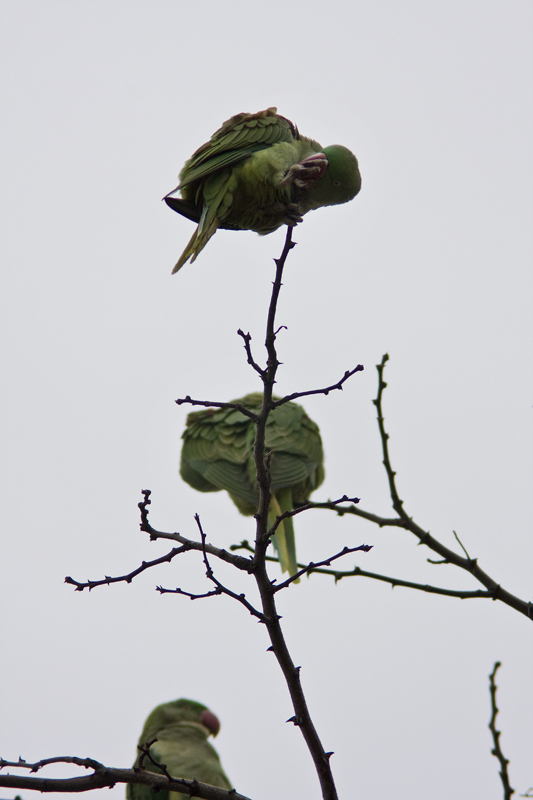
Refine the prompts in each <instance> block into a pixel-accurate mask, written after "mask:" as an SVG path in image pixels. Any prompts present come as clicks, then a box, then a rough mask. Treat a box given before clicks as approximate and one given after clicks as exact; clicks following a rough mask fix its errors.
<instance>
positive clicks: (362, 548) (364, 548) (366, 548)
mask: <svg viewBox="0 0 533 800" xmlns="http://www.w3.org/2000/svg"><path fill="white" fill-rule="evenodd" d="M372 547H373V545H371V544H360V545H359V547H343V549H342V550H341V551H340V553H336V554H335V555H334V556H329V558H325V559H324V561H318V562H317V563H316V564H315V563H314V562H313V561H310V562H309V564H308V565H307V566H303V565H302V568H301V569H299V570H298V572H297V573H296V575H293V576H292V577H291V578H287V580H285V581H283V583H278V584H276V585H275V586H274V587H273V590H274V592H279V591H280V589H285V588H286V587H287V586H290V585H291V583H296V581H298V580H299V579H300V578H301V577H303V576H304V575H307V574H309V575H310V574H311V573H312V572H318V571H320V568H321V567H326V566H329V565H330V564H331V562H332V561H336V560H337V559H338V558H342V556H347V555H349V554H350V553H357V552H363V553H369V552H370V550H372ZM268 560H269V561H270V560H271V559H270V558H268ZM298 566H300V564H298Z"/></svg>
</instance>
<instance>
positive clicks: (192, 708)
mask: <svg viewBox="0 0 533 800" xmlns="http://www.w3.org/2000/svg"><path fill="white" fill-rule="evenodd" d="M206 714H207V716H205V715H206ZM215 723H216V724H215ZM213 726H214V727H213ZM218 727H219V723H218V720H217V719H216V717H215V716H214V714H212V712H210V711H209V709H207V708H206V707H205V706H203V705H202V704H201V703H196V702H195V701H193V700H185V699H181V700H175V701H173V702H171V703H163V704H162V705H160V706H157V708H155V709H154V710H153V711H152V713H151V714H150V715H149V716H148V718H147V720H146V722H145V725H144V728H143V732H142V734H141V736H140V738H139V745H146V744H147V743H148V742H150V741H152V740H153V739H155V738H157V742H155V743H154V744H153V745H152V746H151V747H150V755H151V756H152V758H153V759H154V760H155V761H156V762H157V763H158V764H164V765H165V768H166V770H167V772H169V773H170V775H172V776H173V777H176V778H187V779H189V780H192V779H193V778H196V779H197V780H198V781H201V782H202V783H209V784H211V785H212V786H218V787H219V788H221V789H231V788H232V786H231V783H230V782H229V780H228V778H227V776H226V775H225V773H224V771H223V769H222V766H221V764H220V759H219V757H218V754H217V752H216V750H215V749H214V747H212V745H211V744H209V742H208V741H207V739H208V737H209V735H210V734H211V733H213V735H215V736H216V734H217V733H218ZM140 757H141V756H140V754H139V756H138V757H137V759H136V761H135V766H138V765H139V760H140ZM143 764H144V768H145V769H146V770H148V771H149V772H161V771H162V770H161V769H158V767H157V766H156V765H155V764H153V763H152V762H151V761H150V760H149V759H148V758H144V761H143ZM126 797H127V800H188V795H187V794H182V793H180V792H168V791H165V790H162V791H160V792H154V791H153V790H152V789H150V788H149V787H147V786H142V785H141V784H128V787H127V790H126Z"/></svg>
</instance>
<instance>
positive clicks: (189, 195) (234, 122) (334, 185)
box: [164, 108, 361, 272]
mask: <svg viewBox="0 0 533 800" xmlns="http://www.w3.org/2000/svg"><path fill="white" fill-rule="evenodd" d="M179 177H180V182H179V185H178V186H177V187H176V188H175V189H173V190H172V191H171V192H169V194H167V195H166V197H165V198H164V200H165V201H166V203H167V204H168V205H169V206H170V208H172V209H173V210H174V211H177V212H178V213H179V214H182V215H183V216H184V217H187V218H188V219H190V220H193V222H197V223H198V227H197V229H196V231H195V232H194V234H193V236H192V238H191V240H190V242H189V244H188V245H187V247H186V248H185V250H184V251H183V253H182V255H181V256H180V259H179V261H178V263H177V264H176V266H175V267H174V270H173V272H177V271H178V270H179V269H180V268H181V267H182V266H183V265H184V264H185V263H186V262H187V261H188V260H189V259H191V263H192V262H193V261H194V260H195V259H196V257H197V256H198V254H199V253H200V251H201V250H203V249H204V247H205V246H206V244H207V242H208V241H209V239H210V238H211V237H212V236H213V234H214V233H215V232H216V230H217V228H226V229H228V230H252V231H256V233H260V234H262V235H264V234H267V233H272V231H275V230H276V229H277V228H279V227H280V226H281V225H296V224H297V223H298V222H301V221H302V218H303V215H304V214H307V212H308V211H311V210H313V209H315V208H321V207H322V206H334V205H338V204H339V203H347V202H348V200H353V198H354V197H355V195H356V194H357V193H358V191H359V190H360V188H361V175H360V173H359V167H358V165H357V159H356V157H355V156H354V154H353V153H352V152H350V150H348V149H347V148H346V147H343V146H342V145H339V144H334V145H331V146H330V147H322V146H321V145H320V144H319V143H318V142H315V141H314V140H313V139H308V138H307V137H305V136H301V135H300V133H299V132H298V128H297V127H296V126H295V125H293V123H292V122H290V120H288V119H286V118H285V117H282V116H280V115H279V114H277V113H276V108H267V109H266V110H265V111H259V112H258V113H257V114H245V113H242V114H236V115H235V116H234V117H231V119H228V120H227V121H226V122H224V124H223V125H222V127H221V128H219V129H218V130H217V131H215V133H214V134H213V135H212V137H211V139H210V140H209V141H208V142H206V144H203V145H202V146H201V147H199V148H198V150H197V151H196V152H195V153H193V155H192V156H191V157H190V158H189V160H188V161H186V163H185V166H184V167H183V169H182V170H181V172H180V176H179ZM177 192H181V197H176V196H175V195H176V193H177Z"/></svg>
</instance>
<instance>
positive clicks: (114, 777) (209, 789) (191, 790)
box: [0, 756, 249, 800]
mask: <svg viewBox="0 0 533 800" xmlns="http://www.w3.org/2000/svg"><path fill="white" fill-rule="evenodd" d="M49 764H75V765H76V766H79V767H84V768H85V769H91V770H92V773H91V774H90V775H81V776H77V777H74V778H40V777H32V776H26V775H9V774H7V775H0V786H2V787H6V788H11V789H31V790H33V791H38V792H89V791H92V790H93V789H103V788H105V787H108V788H110V789H111V788H113V786H116V784H117V783H137V784H141V785H143V786H148V787H149V788H151V789H153V790H154V791H156V792H158V791H161V790H165V791H167V792H182V793H184V794H186V795H189V796H190V797H192V796H194V797H201V798H203V800H249V798H247V797H245V796H244V795H242V794H239V793H238V792H236V791H235V789H230V790H227V789H219V788H218V787H216V786H210V785H208V784H207V783H199V782H198V781H196V780H185V779H184V778H169V777H168V776H167V775H161V774H159V773H156V772H149V771H148V770H145V769H139V768H134V769H117V768H115V767H106V766H104V764H101V763H100V762H99V761H95V760H94V759H92V758H76V757H75V756H58V757H56V758H45V759H43V760H42V761H38V762H36V763H35V764H30V763H28V762H26V761H24V760H23V759H19V760H18V761H4V760H3V759H0V769H3V768H4V767H17V768H22V769H29V770H30V772H38V771H39V770H40V769H42V768H43V767H45V766H48V765H49Z"/></svg>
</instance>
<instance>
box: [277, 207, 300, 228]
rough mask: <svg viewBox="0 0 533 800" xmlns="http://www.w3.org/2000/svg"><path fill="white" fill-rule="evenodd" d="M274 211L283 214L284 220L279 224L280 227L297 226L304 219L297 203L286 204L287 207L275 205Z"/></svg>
mask: <svg viewBox="0 0 533 800" xmlns="http://www.w3.org/2000/svg"><path fill="white" fill-rule="evenodd" d="M275 210H276V211H279V212H280V214H283V216H284V219H283V221H282V222H281V224H282V225H291V226H294V225H297V224H298V223H299V222H303V221H304V218H303V216H302V209H301V208H300V206H299V205H298V203H287V205H281V203H280V204H279V205H277V206H276V207H275Z"/></svg>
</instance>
